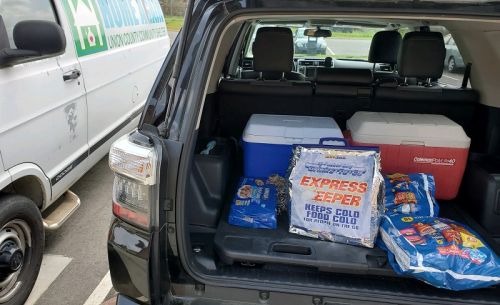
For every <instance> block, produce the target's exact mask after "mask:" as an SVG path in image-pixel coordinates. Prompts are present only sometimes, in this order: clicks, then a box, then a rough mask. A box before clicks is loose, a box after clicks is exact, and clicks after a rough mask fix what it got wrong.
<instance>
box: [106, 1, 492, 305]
mask: <svg viewBox="0 0 500 305" xmlns="http://www.w3.org/2000/svg"><path fill="white" fill-rule="evenodd" d="M499 12H500V5H499V4H497V3H494V2H488V1H482V2H480V3H474V2H472V1H470V2H469V1H458V0H457V2H456V3H454V2H453V1H438V0H436V1H432V0H431V1H397V0H396V1H387V2H386V1H333V0H332V1H329V0H321V1H320V0H318V1H305V0H295V1H292V0H279V1H278V0H269V1H259V0H258V1H243V0H242V1H236V0H227V1H218V0H208V1H192V0H190V1H188V8H187V13H186V18H185V24H184V28H183V29H182V30H181V32H180V34H179V35H178V37H177V38H176V40H175V42H174V43H173V46H172V48H171V51H170V53H169V54H168V56H167V58H166V61H165V63H164V64H163V67H162V69H161V71H160V73H159V76H158V78H157V80H156V83H155V85H154V87H153V90H152V92H151V94H150V96H149V98H148V102H147V105H146V106H145V108H144V112H143V114H142V119H141V122H140V125H139V126H138V130H137V131H135V132H134V133H131V134H129V135H127V136H126V137H124V138H121V139H120V140H118V141H117V142H115V144H114V145H113V146H112V148H111V151H110V157H109V158H110V166H111V168H112V170H113V171H114V172H115V182H114V187H113V214H114V216H115V217H114V219H113V221H112V223H111V227H110V230H109V239H108V255H109V265H110V271H111V277H112V281H113V285H114V288H115V289H116V291H117V292H118V293H119V297H118V304H155V305H156V304H184V303H186V304H187V303H189V304H229V303H239V302H241V303H244V304H368V303H370V304H375V303H376V304H401V303H405V304H456V303H460V304H500V287H499V286H498V285H497V286H493V287H491V288H488V289H481V290H471V291H464V292H460V293H458V292H453V291H449V290H443V289H438V288H434V287H432V286H430V285H427V284H425V283H423V282H419V281H416V280H414V279H411V278H406V277H402V276H400V275H398V274H396V273H395V272H394V271H393V270H392V269H391V267H390V266H389V264H388V262H387V255H386V252H385V251H383V250H382V249H379V248H377V247H375V248H372V249H370V248H362V247H357V246H352V245H345V244H338V243H331V242H326V241H319V240H312V239H309V238H306V237H301V236H298V235H294V234H290V233H288V219H287V215H280V216H279V218H278V224H279V225H278V228H277V229H275V230H259V229H244V228H240V227H235V226H231V225H229V224H228V222H227V218H228V210H229V205H230V202H231V200H232V198H233V195H234V193H235V190H236V186H237V183H238V179H239V177H240V176H242V168H243V165H242V163H243V161H242V160H243V156H242V155H243V154H242V148H241V137H242V132H243V129H244V128H245V124H246V122H247V121H248V119H249V118H250V116H251V115H252V114H256V113H261V114H287V115H307V116H323V117H332V118H334V119H335V121H336V122H337V123H338V125H339V126H340V128H342V129H345V127H346V120H347V119H349V118H350V117H351V116H352V115H353V114H354V113H355V112H357V111H359V110H365V111H366V110H368V111H373V112H399V113H430V114H443V115H445V116H447V117H449V118H450V119H452V120H453V121H455V122H457V123H459V124H460V125H461V126H462V127H463V128H464V130H465V131H466V133H467V135H468V136H469V137H470V138H471V139H472V146H471V149H470V154H469V162H468V166H467V170H466V172H465V175H464V179H463V181H462V184H461V189H460V193H459V195H458V196H457V198H456V199H454V200H450V201H440V202H439V203H440V206H441V215H443V216H444V217H447V218H451V219H454V220H457V221H460V222H462V223H465V224H467V225H468V226H470V227H472V228H474V229H475V230H476V231H477V232H478V233H479V234H480V235H481V236H482V237H483V238H484V240H486V241H487V242H488V243H489V245H490V246H491V248H492V249H494V251H496V253H500V239H499V237H500V225H499V224H500V216H499V215H500V205H499V204H498V195H497V194H491V192H487V191H486V186H487V185H490V184H492V183H493V184H495V183H498V182H496V181H498V180H495V179H498V178H495V177H500V145H498V143H500V133H499V132H498V130H500V99H499V98H498V96H500V86H498V84H499V83H500V76H499V75H500V73H499V71H500V55H499V53H498V50H499V49H500V39H498V37H500V36H499V33H500V13H499ZM339 25H343V26H346V27H349V28H350V29H353V30H352V34H353V35H365V36H366V35H371V36H369V37H368V38H371V42H370V40H368V38H367V37H363V39H364V41H358V40H357V39H358V38H356V37H354V36H353V37H354V38H353V39H355V40H356V43H357V45H355V46H354V47H352V44H351V42H350V38H349V37H348V38H345V37H344V38H343V39H337V40H335V35H336V34H335V33H333V38H331V39H330V38H328V39H326V41H327V44H328V45H329V48H330V49H331V51H328V52H329V53H327V54H326V55H324V57H320V56H319V55H318V56H310V57H309V56H307V55H305V56H304V55H300V54H294V50H293V48H294V47H293V32H294V30H296V29H297V28H307V27H310V28H312V29H314V28H317V29H319V28H321V29H328V28H333V27H334V26H339ZM367 33H369V34H367ZM370 33H371V34H370ZM350 34H351V32H349V33H342V35H350ZM338 35H339V34H338ZM445 35H452V36H453V38H454V40H455V41H456V44H457V46H458V47H459V50H460V52H461V53H462V55H463V58H464V61H465V62H466V63H473V65H472V66H471V65H470V64H469V65H468V68H467V69H465V72H464V75H463V78H462V77H460V76H459V75H458V74H453V75H452V76H450V75H448V74H447V72H446V71H445V72H443V70H444V56H445V51H444V42H443V41H442V37H443V36H445ZM429 40H432V41H434V42H435V43H431V44H427V43H424V42H422V43H421V44H419V43H415V41H429ZM410 43H412V46H411V47H409V44H410ZM370 44H371V45H370ZM365 45H366V50H365V51H366V52H365V51H364V49H363V50H361V49H362V48H363V46H365ZM341 47H342V48H341ZM349 48H351V49H352V48H354V49H353V50H355V51H356V55H355V56H354V55H353V56H349V54H347V53H348V52H349ZM402 49H404V50H405V51H404V52H400V50H402ZM339 50H341V51H339ZM341 52H346V54H342V53H341ZM351 55H352V54H351ZM322 56H323V55H322ZM469 78H470V82H469ZM452 81H454V82H455V83H453V82H452Z"/></svg>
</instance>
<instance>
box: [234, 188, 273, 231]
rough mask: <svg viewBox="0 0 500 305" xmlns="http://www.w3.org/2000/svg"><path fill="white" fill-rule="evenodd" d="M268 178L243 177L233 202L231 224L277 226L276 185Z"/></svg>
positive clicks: (260, 227)
mask: <svg viewBox="0 0 500 305" xmlns="http://www.w3.org/2000/svg"><path fill="white" fill-rule="evenodd" d="M270 182H271V181H267V179H265V178H264V179H258V178H241V180H240V183H239V184H238V189H237V191H236V194H235V195H234V199H233V201H232V203H231V210H230V212H229V219H228V222H229V224H232V225H235V226H240V227H246V228H254V229H275V228H276V200H277V198H278V195H277V192H276V186H275V185H274V184H272V183H270Z"/></svg>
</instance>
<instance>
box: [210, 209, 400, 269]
mask: <svg viewBox="0 0 500 305" xmlns="http://www.w3.org/2000/svg"><path fill="white" fill-rule="evenodd" d="M278 224H279V227H278V228H277V229H275V230H269V229H247V228H242V227H237V226H232V225H230V224H228V223H227V214H226V215H223V217H222V219H221V220H220V222H219V226H218V228H217V233H216V235H215V249H216V251H217V253H218V255H219V257H220V259H221V261H222V262H223V263H225V264H233V263H235V262H240V263H257V264H264V263H278V264H289V265H298V266H306V267H314V268H317V269H318V270H320V271H327V272H338V273H350V274H353V273H354V274H373V275H384V276H398V275H397V274H396V273H395V272H394V271H393V270H392V268H391V267H390V266H389V265H388V263H387V255H386V253H385V251H383V250H382V249H379V248H376V247H375V248H373V249H369V248H364V247H359V246H353V245H346V244H340V243H333V242H328V241H321V240H317V239H312V238H308V237H303V236H299V235H296V234H291V233H289V232H288V217H286V215H281V216H280V217H279V219H278Z"/></svg>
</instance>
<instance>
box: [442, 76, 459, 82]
mask: <svg viewBox="0 0 500 305" xmlns="http://www.w3.org/2000/svg"><path fill="white" fill-rule="evenodd" d="M443 77H447V78H451V79H452V80H456V81H459V80H460V79H458V78H455V77H451V76H449V75H445V74H443Z"/></svg>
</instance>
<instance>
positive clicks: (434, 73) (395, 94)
mask: <svg viewBox="0 0 500 305" xmlns="http://www.w3.org/2000/svg"><path fill="white" fill-rule="evenodd" d="M445 52H446V50H445V47H444V41H443V36H442V34H441V33H438V32H410V33H407V34H406V35H405V37H404V38H403V43H402V46H401V51H400V55H399V58H398V68H399V71H398V72H399V75H400V77H403V78H417V79H424V80H426V81H425V82H424V83H423V84H420V85H407V84H405V83H403V84H399V85H397V84H391V85H387V84H384V85H380V86H378V87H376V89H375V97H374V103H373V107H372V110H373V111H377V112H401V113H405V112H406V113H431V114H442V115H445V116H447V117H449V118H450V119H452V120H453V121H455V122H457V123H458V124H460V125H462V126H463V127H464V129H465V131H466V133H468V134H469V135H470V132H471V130H472V128H473V124H474V113H475V110H476V107H477V105H478V102H479V95H478V93H477V91H475V90H472V89H461V88H445V87H441V86H439V85H438V84H436V83H432V80H433V79H439V78H440V77H441V76H442V74H443V68H444V57H445Z"/></svg>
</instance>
